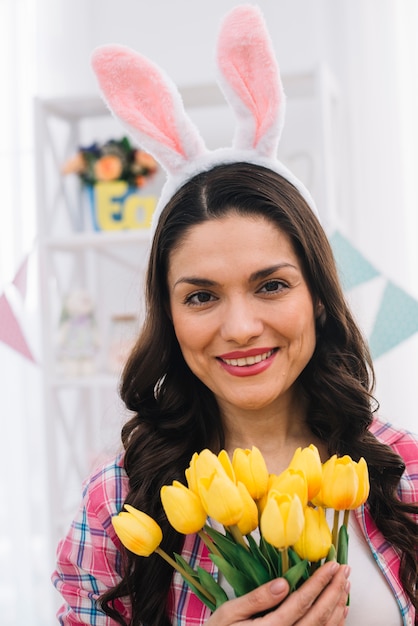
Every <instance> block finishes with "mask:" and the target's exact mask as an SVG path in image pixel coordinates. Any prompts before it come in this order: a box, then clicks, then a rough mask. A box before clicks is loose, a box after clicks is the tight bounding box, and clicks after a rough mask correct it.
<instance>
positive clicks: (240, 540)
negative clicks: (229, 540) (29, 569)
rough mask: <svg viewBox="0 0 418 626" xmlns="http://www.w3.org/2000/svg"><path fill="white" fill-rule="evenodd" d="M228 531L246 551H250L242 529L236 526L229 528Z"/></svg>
mask: <svg viewBox="0 0 418 626" xmlns="http://www.w3.org/2000/svg"><path fill="white" fill-rule="evenodd" d="M228 530H229V532H230V533H231V535H232V536H233V538H234V539H235V541H236V543H238V544H239V545H240V546H242V547H243V548H245V549H246V550H248V551H249V550H250V548H249V547H248V545H247V544H246V543H245V541H244V537H243V536H242V533H241V531H240V529H239V528H238V526H237V525H236V524H234V525H233V526H228Z"/></svg>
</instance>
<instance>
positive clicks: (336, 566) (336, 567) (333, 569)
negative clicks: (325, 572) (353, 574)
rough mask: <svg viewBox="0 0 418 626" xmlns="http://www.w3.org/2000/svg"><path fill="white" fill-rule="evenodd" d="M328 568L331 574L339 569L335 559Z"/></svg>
mask: <svg viewBox="0 0 418 626" xmlns="http://www.w3.org/2000/svg"><path fill="white" fill-rule="evenodd" d="M329 569H330V570H331V574H336V573H337V570H339V569H340V566H339V564H338V563H337V562H336V561H333V562H332V565H331V566H330V568H329Z"/></svg>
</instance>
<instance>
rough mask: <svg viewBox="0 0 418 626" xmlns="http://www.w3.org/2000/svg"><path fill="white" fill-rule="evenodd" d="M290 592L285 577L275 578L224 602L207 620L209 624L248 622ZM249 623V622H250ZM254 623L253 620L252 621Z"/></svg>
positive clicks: (214, 625)
mask: <svg viewBox="0 0 418 626" xmlns="http://www.w3.org/2000/svg"><path fill="white" fill-rule="evenodd" d="M288 593H289V585H288V583H287V582H286V580H285V579H284V578H276V579H275V580H273V581H271V582H269V583H266V584H265V585H262V586H261V587H258V588H257V589H254V591H251V592H250V593H247V594H246V595H245V596H242V597H240V598H236V599H234V600H230V601H229V602H226V603H225V604H223V605H222V606H221V607H220V608H219V609H217V611H216V612H215V613H214V614H213V615H212V617H211V618H210V619H209V620H208V621H207V622H206V624H208V626H209V625H210V626H232V624H240V625H241V624H242V625H243V624H247V621H246V620H249V619H251V618H252V617H253V616H254V615H257V614H258V613H261V612H263V611H267V610H269V609H272V608H273V607H275V606H277V604H279V603H280V602H282V600H284V598H285V597H286V596H287V594H288ZM248 623H249V622H248ZM251 623H253V622H251Z"/></svg>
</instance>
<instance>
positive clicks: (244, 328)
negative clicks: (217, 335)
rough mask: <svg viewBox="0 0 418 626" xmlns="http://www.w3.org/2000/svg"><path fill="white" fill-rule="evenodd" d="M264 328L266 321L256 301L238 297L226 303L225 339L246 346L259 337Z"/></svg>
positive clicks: (222, 334)
mask: <svg viewBox="0 0 418 626" xmlns="http://www.w3.org/2000/svg"><path fill="white" fill-rule="evenodd" d="M263 330H264V323H263V320H262V318H261V316H260V315H259V311H258V308H257V306H256V305H255V304H254V302H251V303H250V302H248V300H247V299H246V298H238V297H237V298H233V299H230V300H229V301H228V302H227V303H226V304H225V307H224V311H223V319H222V326H221V336H222V339H223V340H224V341H229V342H234V343H236V344H237V345H242V346H244V345H247V344H249V343H251V340H253V339H256V338H257V337H259V336H260V335H261V334H262V332H263Z"/></svg>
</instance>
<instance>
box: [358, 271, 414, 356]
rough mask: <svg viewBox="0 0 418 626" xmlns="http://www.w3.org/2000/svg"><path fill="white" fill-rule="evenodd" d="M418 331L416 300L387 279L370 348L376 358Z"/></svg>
mask: <svg viewBox="0 0 418 626" xmlns="http://www.w3.org/2000/svg"><path fill="white" fill-rule="evenodd" d="M416 332H418V300H415V299H414V298H412V297H411V296H410V295H409V294H408V293H406V291H404V290H403V289H401V288H400V287H398V286H397V285H394V284H393V283H392V282H390V281H388V283H387V285H386V288H385V291H384V293H383V298H382V301H381V303H380V308H379V311H378V314H377V317H376V321H375V324H374V328H373V330H372V333H371V336H370V338H369V343H370V350H371V352H372V354H373V356H374V358H378V357H379V356H381V355H382V354H385V352H388V351H389V350H391V349H392V348H394V347H395V346H397V345H399V344H400V343H402V342H403V341H405V340H406V339H409V337H411V336H412V335H414V334H415V333H416Z"/></svg>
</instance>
